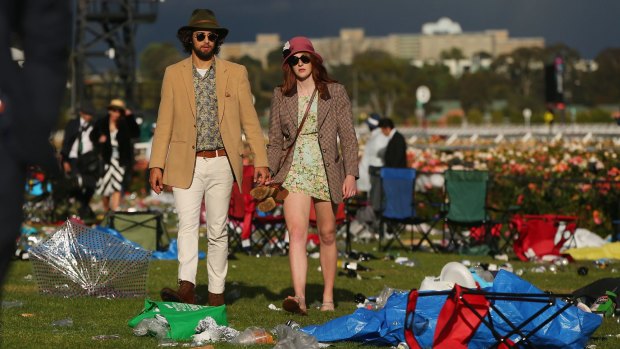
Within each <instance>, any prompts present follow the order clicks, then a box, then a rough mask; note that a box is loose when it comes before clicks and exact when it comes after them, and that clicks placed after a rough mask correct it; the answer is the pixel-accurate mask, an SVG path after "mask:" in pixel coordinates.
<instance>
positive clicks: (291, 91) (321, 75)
mask: <svg viewBox="0 0 620 349" xmlns="http://www.w3.org/2000/svg"><path fill="white" fill-rule="evenodd" d="M307 56H308V57H310V62H311V63H312V79H313V80H314V84H315V85H316V88H317V90H319V97H320V98H322V99H323V100H327V99H330V98H331V96H330V95H329V90H328V89H327V84H330V83H334V82H338V81H336V80H334V79H332V78H331V77H330V76H329V74H327V69H325V66H324V65H323V63H321V62H320V61H319V60H318V58H316V56H315V55H313V54H311V53H310V54H308V55H307ZM282 71H283V72H284V83H283V84H282V86H281V88H282V94H283V95H285V96H287V97H291V96H293V95H295V93H297V77H296V76H295V72H293V68H291V66H290V65H289V64H288V62H287V63H285V64H284V65H282Z"/></svg>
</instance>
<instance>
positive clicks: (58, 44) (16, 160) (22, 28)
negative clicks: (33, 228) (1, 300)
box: [0, 0, 72, 284]
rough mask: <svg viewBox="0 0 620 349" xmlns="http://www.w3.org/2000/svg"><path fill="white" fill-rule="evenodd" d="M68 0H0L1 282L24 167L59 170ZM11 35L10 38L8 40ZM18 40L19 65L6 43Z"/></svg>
mask: <svg viewBox="0 0 620 349" xmlns="http://www.w3.org/2000/svg"><path fill="white" fill-rule="evenodd" d="M70 6H71V2H70V1H67V0H37V1H24V0H3V1H0V164H2V171H0V183H1V185H0V198H1V199H0V222H2V223H1V224H0V284H1V283H2V280H3V279H4V275H5V273H6V270H7V268H8V266H9V262H10V260H11V256H13V255H14V252H15V240H16V239H17V237H18V236H19V231H20V230H19V227H20V225H21V223H22V205H23V202H24V186H25V184H26V169H27V167H28V166H32V165H38V166H41V167H42V168H43V169H44V170H45V171H47V174H50V175H51V174H56V173H58V172H59V169H58V163H57V161H56V158H55V157H54V149H53V147H52V145H51V143H50V142H49V136H50V132H51V130H52V128H53V127H54V126H55V125H56V122H57V120H58V116H59V111H60V103H61V102H62V97H63V95H64V93H65V85H66V83H67V80H66V78H67V67H68V64H67V59H68V58H69V44H70V39H71V18H72V16H71V7H70ZM12 40H15V41H12ZM15 42H20V43H21V44H22V45H23V48H24V57H25V62H24V66H23V68H20V67H19V66H18V64H17V63H16V62H14V61H13V60H12V58H11V53H10V49H9V47H10V46H12V44H13V43H15Z"/></svg>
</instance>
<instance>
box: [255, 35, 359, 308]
mask: <svg viewBox="0 0 620 349" xmlns="http://www.w3.org/2000/svg"><path fill="white" fill-rule="evenodd" d="M282 54H283V57H284V59H283V61H282V70H283V72H284V83H283V84H282V85H281V86H279V87H277V88H276V89H275V90H274V94H273V98H272V100H271V116H270V120H269V146H268V151H267V153H268V155H269V167H270V170H271V171H272V173H273V176H274V177H273V182H275V183H283V186H284V188H285V189H287V190H288V191H289V194H288V196H287V197H286V198H285V200H284V217H285V220H286V227H287V229H288V233H289V237H290V250H289V262H290V267H291V279H292V281H293V289H294V292H295V294H294V296H289V297H287V298H286V299H285V300H284V302H283V304H282V306H283V308H284V309H285V310H286V311H288V312H292V313H297V314H301V315H306V314H307V306H306V274H307V271H308V260H307V256H306V242H307V238H308V226H309V216H310V205H314V208H315V211H316V217H317V226H318V227H317V229H318V232H319V236H320V263H321V271H322V273H323V283H324V285H323V300H322V305H321V308H320V310H321V311H333V310H334V283H335V279H336V269H337V267H336V263H337V257H338V250H337V248H336V218H335V217H336V210H337V208H338V204H340V203H342V201H343V199H347V198H350V197H352V196H354V195H355V194H356V186H355V180H356V178H357V177H358V164H357V157H358V144H357V139H356V136H355V129H354V127H353V121H352V119H353V116H352V112H351V103H350V101H349V97H348V95H347V92H346V90H345V88H344V86H342V85H341V84H338V83H336V81H334V80H333V79H331V78H330V77H329V75H328V74H327V70H326V69H325V67H324V66H323V59H322V58H321V56H320V55H319V54H318V53H317V52H316V51H315V50H314V47H313V45H312V43H311V42H310V40H309V39H308V38H306V37H301V36H298V37H294V38H292V39H290V40H289V41H287V42H286V44H285V45H284V48H283V52H282ZM306 113H307V117H306V119H305V120H304V115H306ZM302 120H304V122H303V125H302V127H301V130H300V131H299V133H298V128H299V127H300V125H301V123H302ZM297 134H299V135H298V136H296V135H297ZM338 140H339V142H338ZM291 147H294V148H293V149H292V151H291V152H290V153H289V152H288V150H289V148H291Z"/></svg>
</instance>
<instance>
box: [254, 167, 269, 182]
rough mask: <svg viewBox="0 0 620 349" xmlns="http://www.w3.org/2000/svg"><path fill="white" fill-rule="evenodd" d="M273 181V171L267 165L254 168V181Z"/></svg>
mask: <svg viewBox="0 0 620 349" xmlns="http://www.w3.org/2000/svg"><path fill="white" fill-rule="evenodd" d="M270 182H271V173H269V168H267V167H255V168H254V183H257V184H259V185H263V184H269V183H270Z"/></svg>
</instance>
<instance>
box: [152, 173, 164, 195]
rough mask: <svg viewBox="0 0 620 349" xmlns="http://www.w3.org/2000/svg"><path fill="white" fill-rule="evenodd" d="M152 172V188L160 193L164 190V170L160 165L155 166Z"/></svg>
mask: <svg viewBox="0 0 620 349" xmlns="http://www.w3.org/2000/svg"><path fill="white" fill-rule="evenodd" d="M150 172H151V173H150V174H149V183H150V184H151V189H153V191H154V192H155V193H156V194H160V193H161V191H162V190H164V181H163V177H164V176H163V173H162V170H161V168H159V167H153V168H151V171H150Z"/></svg>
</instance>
